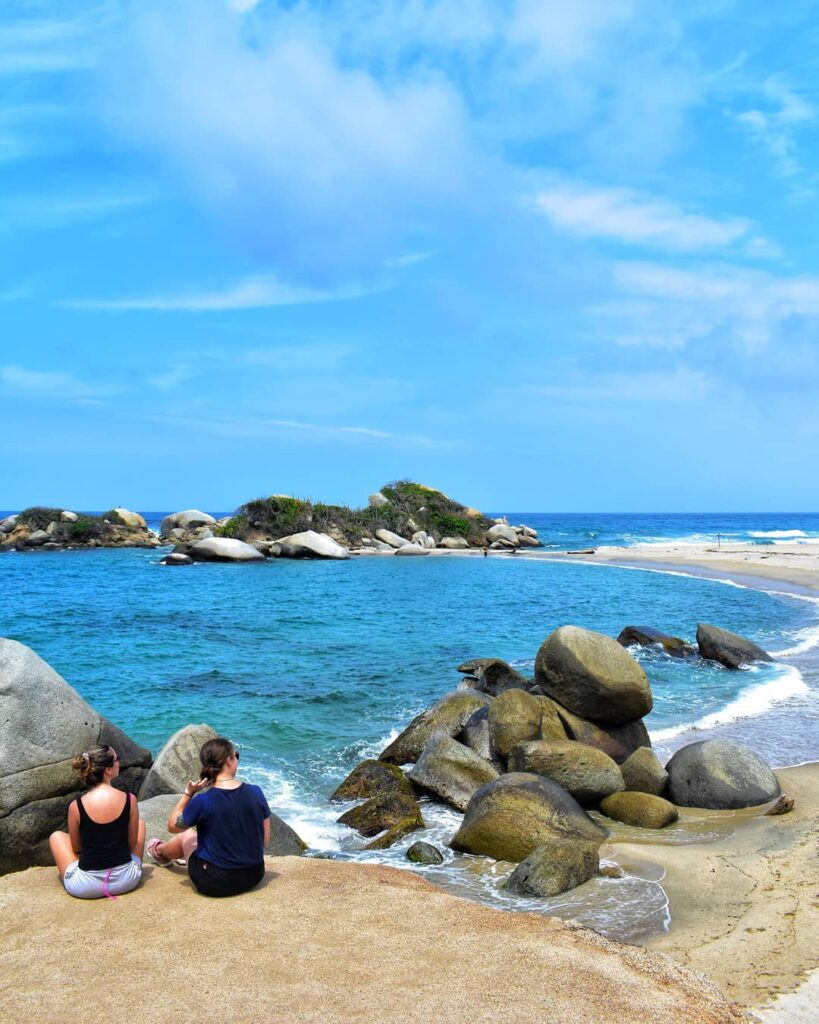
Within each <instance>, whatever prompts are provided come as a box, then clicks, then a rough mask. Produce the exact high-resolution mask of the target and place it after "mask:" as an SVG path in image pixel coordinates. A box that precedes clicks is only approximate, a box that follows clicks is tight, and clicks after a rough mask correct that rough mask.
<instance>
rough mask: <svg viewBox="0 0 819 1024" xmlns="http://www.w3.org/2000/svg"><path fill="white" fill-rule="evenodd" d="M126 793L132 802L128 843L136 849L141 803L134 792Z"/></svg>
mask: <svg viewBox="0 0 819 1024" xmlns="http://www.w3.org/2000/svg"><path fill="white" fill-rule="evenodd" d="M125 795H126V797H127V798H128V800H130V802H131V811H130V817H129V818H128V845H129V846H130V847H131V849H132V850H134V849H136V845H137V842H138V841H139V804H138V803H137V798H136V797H135V796H134V794H133V793H126V794H125Z"/></svg>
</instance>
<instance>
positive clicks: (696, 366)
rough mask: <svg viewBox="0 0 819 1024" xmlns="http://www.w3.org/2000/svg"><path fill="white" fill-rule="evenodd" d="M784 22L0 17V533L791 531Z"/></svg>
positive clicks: (810, 455) (808, 154) (795, 100)
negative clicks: (318, 528)
mask: <svg viewBox="0 0 819 1024" xmlns="http://www.w3.org/2000/svg"><path fill="white" fill-rule="evenodd" d="M818 158H819V3H817V2H803V0H791V2H790V3H788V4H786V5H770V4H760V3H755V2H751V0H742V2H739V0H737V2H731V0H687V2H686V3H685V4H669V3H666V2H665V0H662V2H661V0H652V2H649V0H646V2H642V0H571V2H569V0H472V2H466V0H405V2H403V3H400V2H394V0H373V2H370V0H332V2H326V3H324V2H318V0H313V2H311V0H303V2H298V0H287V2H284V0H279V2H277V0H259V2H254V0H195V2H193V0H190V2H189V0H162V2H155V0H135V2H133V3H130V2H126V0H99V2H97V0H85V2H82V0H60V2H57V0H51V2H45V0H27V2H26V0H3V2H0V467H1V468H2V472H0V507H2V508H5V509H9V510H12V509H19V508H23V507H26V506H29V505H33V504H44V505H57V506H60V507H64V508H78V509H83V510H89V509H90V510H93V509H96V510H101V509H106V508H110V507H112V506H115V505H124V506H127V507H129V508H133V509H136V510H170V509H178V508H189V507H196V508H202V509H206V510H213V511H229V510H231V509H233V508H235V507H236V506H238V505H239V504H240V503H242V502H243V501H246V500H249V499H251V498H254V497H259V496H262V495H266V494H273V493H288V494H294V495H296V496H298V497H303V498H311V499H313V500H321V501H326V502H344V503H348V504H352V505H362V504H365V503H366V500H367V496H368V494H370V493H372V492H373V491H375V490H376V489H377V488H378V487H379V486H381V485H382V484H384V483H386V482H387V481H390V480H395V479H403V478H410V479H415V480H419V481H421V482H424V483H427V484H430V485H432V486H435V487H438V488H440V489H442V490H444V491H446V492H447V493H448V494H450V495H451V496H453V497H454V498H456V499H458V500H460V501H463V502H464V503H467V504H470V505H475V506H478V507H481V508H484V509H491V510H495V511H498V510H520V511H524V510H525V511H544V512H561V511H577V512H582V511H589V512H591V511H600V512H606V511H626V512H631V511H633V512H651V511H678V512H685V511H810V510H819V473H818V472H817V458H816V453H817V451H819V413H817V398H818V397H819V247H817V231H818V230H819V217H818V216H817V213H818V212H819V206H818V205H817V204H818V203H819V159H818Z"/></svg>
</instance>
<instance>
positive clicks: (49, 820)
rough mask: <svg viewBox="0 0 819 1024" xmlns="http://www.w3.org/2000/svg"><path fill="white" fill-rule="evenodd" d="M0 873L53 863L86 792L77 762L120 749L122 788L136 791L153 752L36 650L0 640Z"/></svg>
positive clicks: (10, 641)
mask: <svg viewBox="0 0 819 1024" xmlns="http://www.w3.org/2000/svg"><path fill="white" fill-rule="evenodd" d="M0 693H1V694H2V714H0V874H5V873H6V872H8V871H16V870H21V869H23V868H29V867H32V866H33V865H35V864H48V863H50V862H51V861H50V856H49V854H48V835H49V834H50V833H51V832H53V831H54V829H55V828H58V827H60V828H64V827H65V811H66V808H67V807H68V804H69V803H70V801H71V800H72V799H73V797H74V796H76V795H77V793H78V792H79V791H80V782H79V778H78V776H77V774H76V772H74V771H73V769H72V768H71V760H72V758H73V757H74V756H75V755H76V754H79V753H81V752H82V751H83V750H87V749H88V748H89V747H92V746H95V745H96V744H98V743H99V744H103V745H108V744H110V745H111V746H113V747H115V748H116V751H117V753H118V754H119V758H120V769H121V773H120V779H119V785H120V786H121V787H122V788H127V789H129V790H131V791H132V792H136V790H137V789H139V786H140V784H141V782H142V779H143V778H144V775H145V771H146V769H147V768H148V766H149V765H150V763H151V753H150V751H148V750H145V749H144V748H143V747H140V746H139V745H138V744H136V743H134V741H133V740H131V739H130V738H129V737H128V736H126V735H125V733H124V732H122V730H121V729H118V728H117V727H116V726H115V725H114V724H113V723H111V722H109V721H108V719H107V718H103V716H102V715H100V714H98V712H96V711H95V710H94V709H93V708H92V707H91V706H90V705H89V704H87V703H86V702H85V701H84V700H83V699H82V697H80V695H79V694H78V693H77V692H76V691H75V690H74V689H72V687H70V686H69V685H68V683H67V682H66V681H65V680H64V679H63V678H62V677H61V676H59V675H58V674H57V673H56V672H55V671H54V669H53V668H51V666H50V665H48V664H47V663H46V662H45V661H43V659H42V658H40V657H39V656H38V655H37V654H35V653H34V651H32V650H31V649H30V648H29V647H26V646H24V645H23V644H20V643H17V642H16V641H14V640H6V639H0Z"/></svg>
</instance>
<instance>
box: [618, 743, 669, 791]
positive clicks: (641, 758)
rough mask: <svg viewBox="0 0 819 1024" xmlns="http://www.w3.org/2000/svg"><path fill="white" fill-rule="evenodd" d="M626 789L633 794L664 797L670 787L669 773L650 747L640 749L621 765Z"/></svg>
mask: <svg viewBox="0 0 819 1024" xmlns="http://www.w3.org/2000/svg"><path fill="white" fill-rule="evenodd" d="M620 770H621V771H622V773H623V781H624V782H625V784H626V789H627V790H628V791H629V792H631V793H651V794H652V795H653V796H662V794H663V793H664V792H665V790H666V787H667V786H668V772H667V771H666V770H665V768H663V766H662V765H661V764H660V762H659V761H658V759H657V755H656V754H655V753H654V751H653V750H652V749H651V748H650V747H638V748H637V750H635V751H634V753H633V754H630V755H629V756H628V757H627V758H626V760H625V761H623V763H622V764H621V765H620Z"/></svg>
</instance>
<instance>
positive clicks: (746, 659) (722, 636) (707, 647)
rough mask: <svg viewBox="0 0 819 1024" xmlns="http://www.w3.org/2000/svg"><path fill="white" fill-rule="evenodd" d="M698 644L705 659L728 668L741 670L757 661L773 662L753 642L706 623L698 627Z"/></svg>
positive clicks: (766, 653)
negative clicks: (742, 667) (743, 666)
mask: <svg viewBox="0 0 819 1024" xmlns="http://www.w3.org/2000/svg"><path fill="white" fill-rule="evenodd" d="M697 644H698V645H699V648H700V654H701V655H702V657H703V658H707V659H708V660H709V661H718V662H719V663H720V664H721V665H724V666H725V667H726V668H740V667H741V666H742V665H751V664H753V662H755V661H773V658H772V657H771V656H770V654H768V652H767V651H763V650H762V648H761V647H758V646H757V645H756V644H755V643H754V642H753V641H752V640H748V639H747V638H746V637H744V636H739V635H738V634H737V633H729V632H728V630H727V629H720V628H719V626H709V625H708V624H707V623H705V622H701V623H700V624H699V625H698V626H697Z"/></svg>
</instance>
